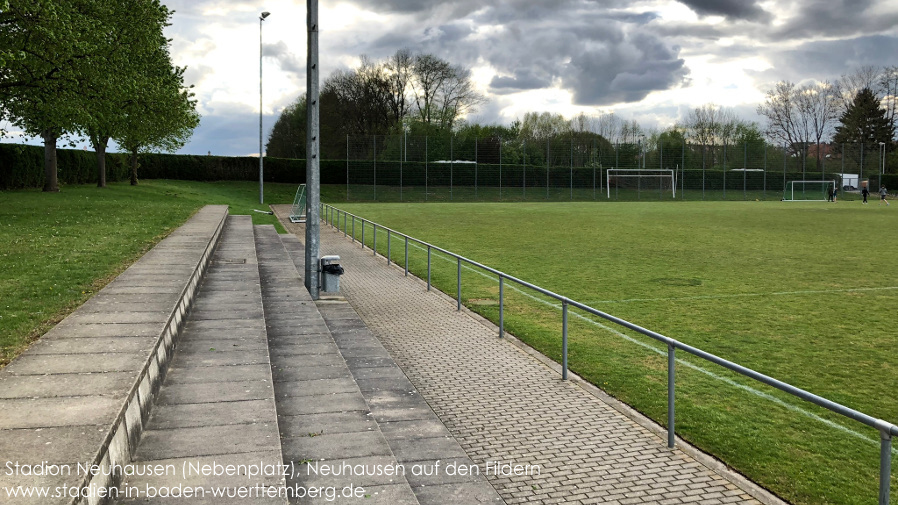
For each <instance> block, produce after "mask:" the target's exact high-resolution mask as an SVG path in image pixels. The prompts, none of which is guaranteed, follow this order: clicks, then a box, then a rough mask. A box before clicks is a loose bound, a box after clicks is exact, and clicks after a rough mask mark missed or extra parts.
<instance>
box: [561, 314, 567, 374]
mask: <svg viewBox="0 0 898 505" xmlns="http://www.w3.org/2000/svg"><path fill="white" fill-rule="evenodd" d="M561 380H567V299H564V300H562V301H561Z"/></svg>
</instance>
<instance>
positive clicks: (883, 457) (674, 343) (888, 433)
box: [321, 203, 898, 505]
mask: <svg viewBox="0 0 898 505" xmlns="http://www.w3.org/2000/svg"><path fill="white" fill-rule="evenodd" d="M321 205H322V207H323V208H324V212H323V214H324V219H325V222H326V223H327V224H330V225H331V226H334V228H336V229H337V230H339V229H340V228H339V219H340V214H343V224H344V226H343V232H344V235H347V230H346V229H347V226H346V221H347V217H351V218H352V241H353V242H355V221H356V220H359V221H360V222H361V224H362V239H361V244H362V248H364V247H365V223H368V224H370V225H371V226H372V228H373V230H374V237H375V238H374V240H375V241H374V242H373V245H374V248H373V252H374V254H375V255H377V242H376V240H377V229H378V228H380V229H381V231H384V230H386V232H387V234H388V235H387V237H388V241H389V240H390V237H392V235H397V236H399V237H402V238H403V239H405V275H406V276H407V275H408V245H409V243H410V242H412V243H417V244H419V245H421V246H423V247H426V248H427V290H428V291H430V288H431V279H430V274H431V252H432V251H438V252H441V253H443V254H445V255H447V256H450V257H452V258H455V260H456V263H457V284H456V288H457V291H456V309H457V310H461V264H462V263H463V262H464V263H467V264H469V265H471V266H473V267H476V268H479V269H481V270H485V271H487V272H489V273H492V274H494V275H496V276H497V277H498V279H499V337H500V338H501V337H502V335H503V333H504V331H505V327H504V307H505V303H504V301H505V300H504V281H505V280H509V281H512V282H514V283H516V284H519V285H521V286H524V287H526V288H529V289H532V290H534V291H536V292H538V293H541V294H543V295H545V296H548V297H550V298H554V299H555V300H557V301H559V302H561V306H562V368H561V377H562V379H563V380H567V378H568V359H567V340H568V338H567V337H568V331H567V320H568V307H569V306H572V307H576V308H578V309H580V310H583V311H585V312H588V313H590V314H593V315H595V316H597V317H600V318H602V319H605V320H606V321H609V322H612V323H614V324H617V325H619V326H623V327H625V328H628V329H630V330H633V331H635V332H637V333H640V334H642V335H645V336H647V337H649V338H652V339H654V340H657V341H659V342H663V343H664V344H666V345H667V349H668V370H667V374H668V375H667V377H668V394H667V399H668V405H667V421H668V422H667V446H668V447H669V448H673V447H674V445H675V429H674V415H675V405H674V400H675V395H674V390H675V374H674V372H675V365H676V360H675V352H676V350H677V349H681V350H683V351H685V352H687V353H689V354H692V355H693V356H696V357H699V358H701V359H704V360H706V361H710V362H711V363H714V364H716V365H719V366H722V367H724V368H726V369H728V370H731V371H733V372H736V373H738V374H741V375H744V376H746V377H749V378H751V379H754V380H756V381H758V382H761V383H763V384H766V385H768V386H771V387H774V388H776V389H779V390H780V391H783V392H785V393H788V394H790V395H792V396H795V397H797V398H800V399H802V400H804V401H807V402H810V403H813V404H815V405H818V406H820V407H823V408H825V409H827V410H829V411H832V412H835V413H836V414H840V415H842V416H844V417H847V418H849V419H853V420H855V421H857V422H860V423H862V424H864V425H866V426H869V427H871V428H874V429H876V430H878V431H879V433H880V475H879V504H880V505H888V503H889V484H890V482H889V481H890V478H891V457H892V436H898V426H896V425H895V424H892V423H890V422H888V421H885V420H882V419H878V418H875V417H873V416H870V415H867V414H864V413H863V412H860V411H858V410H855V409H852V408H850V407H846V406H845V405H842V404H840V403H836V402H834V401H832V400H828V399H826V398H823V397H822V396H818V395H815V394H814V393H811V392H809V391H806V390H804V389H801V388H799V387H796V386H793V385H791V384H789V383H786V382H783V381H781V380H778V379H774V378H773V377H770V376H768V375H765V374H762V373H760V372H757V371H755V370H752V369H750V368H747V367H744V366H742V365H739V364H738V363H733V362H732V361H729V360H726V359H724V358H721V357H720V356H717V355H714V354H711V353H709V352H706V351H703V350H701V349H699V348H697V347H693V346H691V345H688V344H684V343H683V342H680V341H678V340H675V339H673V338H670V337H667V336H665V335H662V334H660V333H657V332H654V331H652V330H649V329H647V328H643V327H642V326H639V325H637V324H634V323H631V322H629V321H626V320H624V319H621V318H619V317H615V316H613V315H611V314H608V313H606V312H603V311H601V310H598V309H595V308H593V307H590V306H589V305H585V304H583V303H580V302H578V301H576V300H572V299H570V298H568V297H566V296H563V295H559V294H558V293H555V292H553V291H550V290H548V289H545V288H542V287H540V286H537V285H535V284H532V283H530V282H527V281H525V280H522V279H519V278H517V277H515V276H513V275H509V274H507V273H505V272H502V271H500V270H497V269H495V268H492V267H488V266H486V265H484V264H482V263H478V262H477V261H474V260H472V259H469V258H466V257H464V256H461V255H459V254H456V253H453V252H452V251H449V250H446V249H444V248H442V247H439V246H436V245H433V244H431V243H429V242H425V241H423V240H420V239H417V238H414V237H411V236H409V235H406V234H404V233H402V232H399V231H396V230H394V229H392V228H389V227H386V226H383V225H380V224H377V223H375V222H373V221H370V220H368V219H365V218H363V217H360V216H357V215H355V214H352V213H350V212H346V211H345V210H341V209H338V208H337V207H334V206H332V205H328V204H325V203H322V204H321ZM334 221H336V223H337V224H336V225H335V224H334ZM387 250H388V251H389V245H388V246H387ZM388 254H389V253H388ZM390 261H391V260H390V258H389V257H388V258H387V264H389V263H390Z"/></svg>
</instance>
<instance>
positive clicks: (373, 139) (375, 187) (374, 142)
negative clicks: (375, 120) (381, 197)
mask: <svg viewBox="0 0 898 505" xmlns="http://www.w3.org/2000/svg"><path fill="white" fill-rule="evenodd" d="M371 137H372V139H371V140H372V142H373V144H374V201H375V202H376V201H377V135H372V136H371ZM376 230H377V229H376V228H375V232H374V239H375V240H377V231H376Z"/></svg>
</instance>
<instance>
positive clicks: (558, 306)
mask: <svg viewBox="0 0 898 505" xmlns="http://www.w3.org/2000/svg"><path fill="white" fill-rule="evenodd" d="M409 245H411V246H413V247H415V248H417V249H418V250H421V251H427V248H426V247H422V246H421V245H419V244H415V243H412V242H409ZM434 252H435V253H436V257H437V258H440V259H443V260H444V261H447V262H449V263H453V264H456V262H457V260H456V259H454V258H452V259H450V258H448V257H446V256H445V255H444V254H442V253H441V252H440V251H434ZM462 267H463V268H464V269H465V270H467V271H469V272H473V273H476V274H478V275H480V276H481V277H484V278H487V279H490V280H496V277H494V276H493V275H490V274H487V273H485V272H483V271H481V270H480V269H478V268H475V267H472V266H471V265H468V264H464V263H463V264H462ZM506 285H507V286H508V287H509V288H511V289H513V290H515V291H517V292H518V293H520V294H522V295H524V296H526V297H528V298H530V299H532V300H535V301H537V302H540V303H542V304H544V305H547V306H549V307H552V308H555V309H558V310H561V308H562V307H561V304H556V303H552V302H550V301H548V300H544V299H542V298H539V297H538V296H535V295H533V294H532V293H530V292H528V291H524V290H523V289H521V288H520V287H518V286H517V285H515V283H514V282H512V283H510V284H508V283H507V284H506ZM889 289H898V287H886V288H857V289H845V290H841V291H874V290H889ZM795 293H807V292H804V291H797V292H795ZM774 294H789V293H788V292H781V293H774ZM725 296H764V295H725ZM658 300H664V299H658ZM646 301H649V300H648V299H646ZM571 313H572V314H573V315H574V316H576V317H578V318H580V319H582V320H583V321H586V322H588V323H590V324H592V325H594V326H597V327H599V328H601V329H603V330H606V331H608V332H609V333H611V334H612V335H616V336H618V337H620V338H622V339H624V340H626V341H628V342H632V343H634V344H636V345H639V346H641V347H644V348H645V349H648V350H650V351H652V352H654V353H657V354H660V355H662V356H665V357H666V356H667V348H664V349H659V348H657V347H655V346H653V345H651V344H649V343H646V342H642V341H641V340H638V339H636V338H633V337H631V336H630V335H627V334H626V333H623V332H621V331H619V330H617V329H616V328H613V327H611V326H608V325H606V324H604V323H602V322H600V321H597V320H595V319H593V318H591V317H587V316H584V315H582V314H579V313H577V312H573V311H571ZM676 361H677V363H680V364H681V365H683V366H685V367H688V368H691V369H692V370H695V371H696V372H700V373H702V374H705V375H707V376H708V377H711V378H712V379H717V380H719V381H721V382H723V383H725V384H729V385H730V386H733V387H736V388H738V389H741V390H743V391H746V392H748V393H751V394H753V395H755V396H757V397H759V398H763V399H765V400H769V401H771V402H773V403H776V404H777V405H780V406H782V407H784V408H786V409H788V410H791V411H793V412H797V413H799V414H802V415H804V416H806V417H809V418H811V419H813V420H815V421H819V422H821V423H823V424H825V425H826V426H829V427H830V428H834V429H836V430H839V431H842V432H844V433H846V434H848V435H851V436H853V437H855V438H858V439H861V440H864V441H866V442H869V443H871V444H873V445H876V446H879V445H880V440H879V439H878V438H875V439H874V438H871V437H868V436H867V435H864V434H863V433H860V432H858V431H855V430H853V429H851V428H848V427H846V426H843V425H841V424H839V423H837V422H835V421H830V420H829V419H826V418H823V417H820V416H819V415H817V414H814V413H813V412H810V411H808V410H805V409H803V408H801V407H799V406H797V405H793V404H791V403H789V402H787V401H784V400H781V399H780V398H777V397H776V396H773V395H771V394H769V393H765V392H763V391H761V390H758V389H755V388H753V387H751V386H747V385H745V384H741V383H739V382H736V381H734V380H733V379H730V378H728V377H724V376H722V375H718V374H716V373H714V372H712V371H710V370H708V369H706V368H702V367H700V366H698V365H696V364H693V363H690V362H689V361H686V360H684V359H683V358H676ZM821 408H822V407H821ZM892 452H893V453H894V454H898V447H893V448H892Z"/></svg>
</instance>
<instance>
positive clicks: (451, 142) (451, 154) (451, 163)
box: [449, 133, 455, 202]
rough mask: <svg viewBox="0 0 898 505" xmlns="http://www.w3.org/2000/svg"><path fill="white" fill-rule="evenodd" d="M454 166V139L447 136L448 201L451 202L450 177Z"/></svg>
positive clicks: (450, 135)
mask: <svg viewBox="0 0 898 505" xmlns="http://www.w3.org/2000/svg"><path fill="white" fill-rule="evenodd" d="M454 166H455V137H454V136H453V135H452V134H451V133H450V134H449V201H450V202H451V201H452V182H453V181H452V175H453V168H454Z"/></svg>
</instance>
